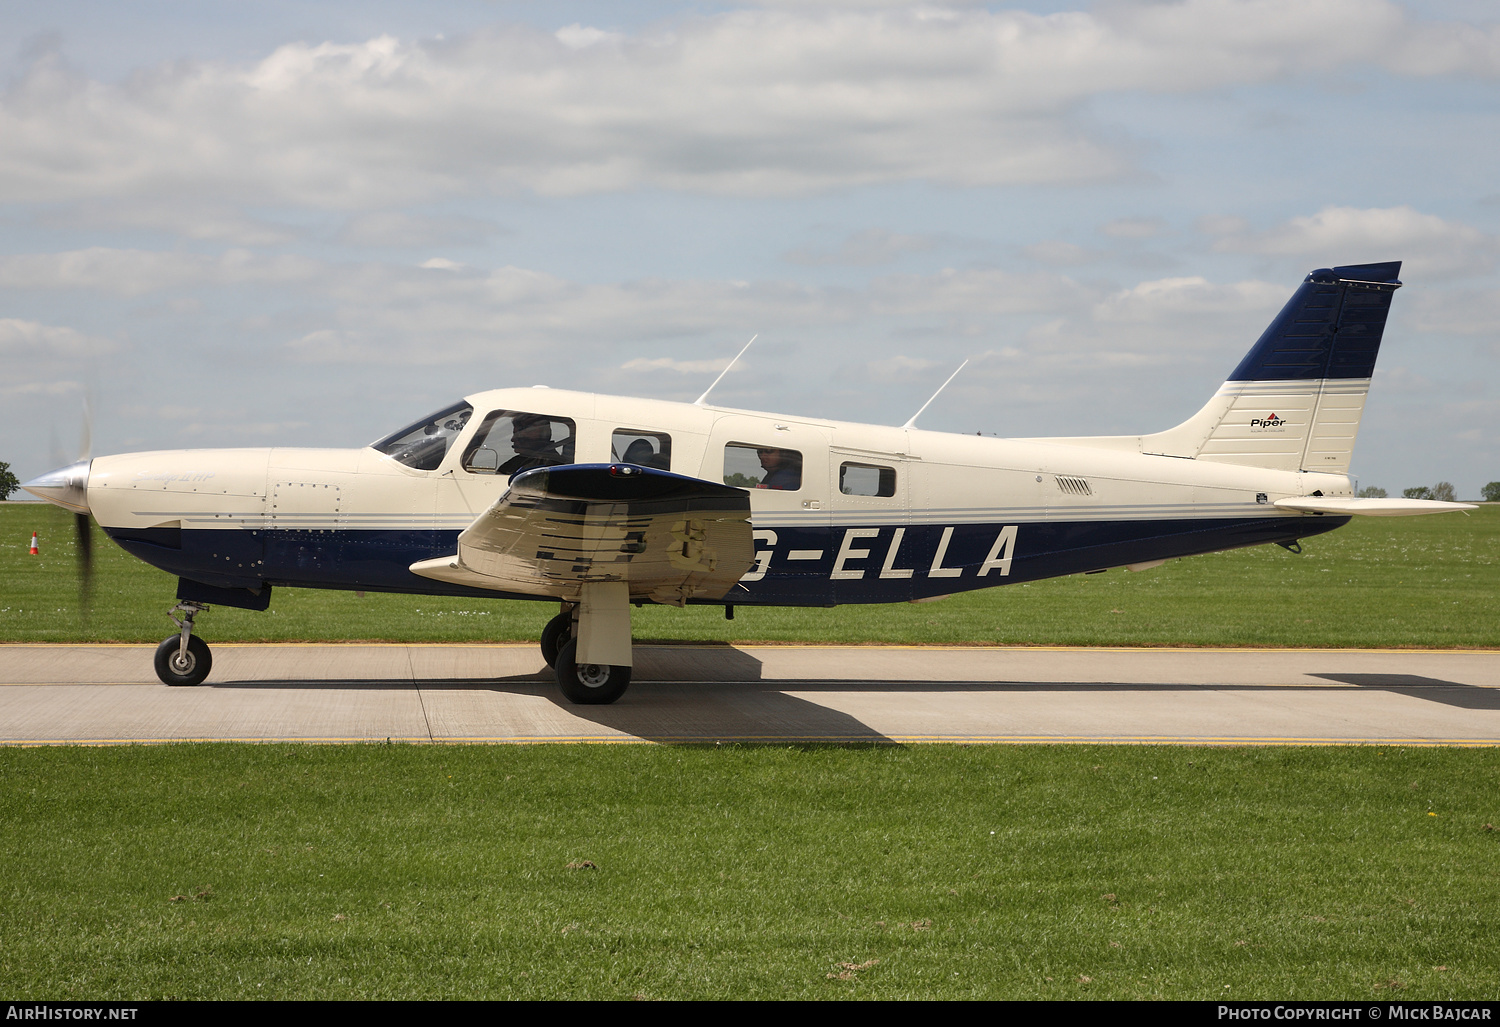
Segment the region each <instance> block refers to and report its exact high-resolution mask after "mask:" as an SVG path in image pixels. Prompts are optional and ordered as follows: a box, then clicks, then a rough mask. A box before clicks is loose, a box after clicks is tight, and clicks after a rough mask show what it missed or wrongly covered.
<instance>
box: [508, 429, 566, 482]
mask: <svg viewBox="0 0 1500 1027" xmlns="http://www.w3.org/2000/svg"><path fill="white" fill-rule="evenodd" d="M568 441H569V440H568V439H562V440H560V441H558V442H553V441H552V421H551V420H550V419H548V418H546V417H543V416H542V415H540V414H517V415H516V417H515V420H513V421H511V423H510V445H511V448H512V449H514V450H515V451H516V455H515V456H513V457H511V458H510V459H509V460H507V461H505V463H504V464H503V465H501V467H500V469H499V470H498V471H497V472H496V473H497V474H515V473H516V472H517V471H529V470H531V469H532V468H533V467H555V466H557V465H558V464H565V463H567V462H568V461H567V458H566V457H564V456H563V451H564V449H565V448H567V444H568Z"/></svg>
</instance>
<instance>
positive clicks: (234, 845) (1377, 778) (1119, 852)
mask: <svg viewBox="0 0 1500 1027" xmlns="http://www.w3.org/2000/svg"><path fill="white" fill-rule="evenodd" d="M0 817H3V822H4V823H5V825H6V829H5V831H4V832H3V833H0V852H3V861H4V862H3V865H4V867H5V870H6V874H5V882H4V883H3V884H0V895H3V896H4V899H3V901H0V992H3V993H4V994H6V995H9V996H12V997H18V998H19V997H25V998H27V999H42V998H54V999H68V998H84V997H87V998H92V999H104V998H119V999H128V998H167V997H173V998H184V999H192V998H248V997H264V998H332V999H349V998H471V997H472V998H563V997H567V998H599V999H619V998H630V997H646V998H847V997H866V998H919V997H920V998H1011V999H1017V998H1019V999H1027V998H1044V999H1054V998H1094V999H1099V998H1155V997H1160V998H1169V999H1170V998H1194V999H1221V998H1235V999H1252V998H1276V999H1293V998H1300V999H1319V998H1323V999H1327V998H1356V999H1357V998H1363V999H1393V1000H1394V999H1403V1000H1416V999H1437V998H1467V999H1493V998H1494V997H1495V995H1496V994H1497V993H1500V963H1497V960H1496V958H1495V946H1494V911H1495V910H1496V909H1497V908H1500V872H1497V869H1496V868H1497V864H1500V831H1496V830H1493V829H1492V826H1491V825H1500V764H1497V761H1496V759H1495V756H1494V754H1493V753H1492V752H1491V751H1489V750H1442V749H1400V748H1378V749H1372V748H1367V749H1348V748H1346V749H1308V748H1304V749H1277V750H1255V749H1225V750H1209V749H1181V748H1178V749H1174V748H1166V747H1162V748H1122V747H1107V748H1091V747H973V748H967V747H964V748H960V747H955V746H948V747H915V748H897V747H882V748H860V747H843V748H840V747H817V746H815V747H738V746H726V747H722V748H685V747H665V746H582V747H579V746H572V747H567V746H558V747H550V746H539V747H473V748H462V747H459V748H450V747H432V746H422V747H417V746H399V745H398V746H353V747H349V746H345V747H311V746H238V745H214V746H186V745H184V746H158V747H139V748H108V749H10V750H3V751H0Z"/></svg>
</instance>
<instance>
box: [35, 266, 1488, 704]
mask: <svg viewBox="0 0 1500 1027" xmlns="http://www.w3.org/2000/svg"><path fill="white" fill-rule="evenodd" d="M1400 269H1401V265H1400V263H1399V262H1391V263H1384V264H1361V265H1355V266H1351V267H1336V268H1332V269H1322V270H1318V271H1314V272H1312V273H1311V274H1310V275H1308V276H1307V278H1306V279H1305V280H1304V281H1303V283H1302V285H1301V286H1300V287H1299V288H1298V289H1297V291H1296V293H1295V294H1294V295H1293V296H1292V298H1291V300H1290V302H1288V303H1287V305H1286V307H1285V309H1283V310H1282V311H1281V313H1280V314H1278V315H1277V317H1276V319H1275V320H1274V321H1273V322H1272V323H1271V326H1270V327H1269V328H1268V329H1266V331H1265V333H1264V334H1263V335H1262V336H1261V337H1260V339H1259V341H1257V342H1256V343H1255V345H1254V346H1253V347H1252V348H1251V349H1250V352H1249V354H1248V355H1246V357H1245V358H1244V360H1242V361H1241V362H1240V365H1239V366H1238V367H1236V368H1235V369H1234V373H1233V374H1231V375H1230V376H1229V380H1228V381H1226V382H1225V383H1224V384H1223V386H1222V387H1221V388H1220V389H1219V391H1218V392H1217V393H1215V394H1214V396H1213V398H1211V399H1210V400H1209V401H1208V403H1207V404H1205V405H1204V407H1203V409H1201V410H1199V411H1198V412H1197V413H1196V414H1194V415H1193V416H1192V417H1190V418H1189V419H1188V420H1186V421H1184V422H1183V423H1182V424H1180V425H1178V426H1177V427H1175V428H1171V429H1168V430H1167V431H1163V432H1158V433H1156V434H1154V435H1131V436H1120V437H1100V438H1038V439H996V438H982V437H977V436H973V435H953V434H947V433H941V432H930V431H919V430H917V429H916V428H915V427H913V424H914V422H915V420H916V419H915V418H913V419H912V421H910V422H908V423H907V424H906V425H903V426H901V427H886V426H883V425H873V424H845V423H839V422H834V421H823V420H817V419H810V418H805V417H790V416H783V415H773V414H763V413H754V412H750V411H744V410H732V409H726V408H721V407H717V406H714V405H712V404H709V403H707V401H706V397H707V393H705V394H704V398H700V399H699V401H698V402H696V403H672V402H664V401H659V400H645V399H623V398H618V397H614V396H599V395H590V394H585V393H579V392H565V391H561V390H555V389H543V388H534V389H528V388H520V389H500V390H496V391H493V392H481V393H477V394H475V395H472V396H469V397H467V398H465V399H463V400H461V401H459V402H457V403H454V404H453V405H452V406H450V407H448V408H447V409H445V410H442V411H440V412H438V413H436V414H434V415H433V416H431V417H429V418H424V419H423V420H421V421H418V422H416V423H415V424H413V425H411V426H409V427H406V428H402V429H401V430H400V431H398V432H395V433H394V434H392V435H390V436H388V437H386V438H384V439H381V440H380V441H378V442H376V443H374V444H372V445H370V446H367V447H365V448H363V449H349V450H344V449H279V448H278V449H226V450H173V451H166V452H155V453H133V454H126V455H121V456H105V457H98V458H96V459H94V460H92V461H87V460H85V461H80V462H79V463H77V464H74V465H73V466H71V467H67V468H63V469H61V470H58V471H55V472H53V473H51V474H48V475H44V476H43V477H41V478H38V479H36V480H35V481H32V482H29V483H27V485H26V486H25V487H26V488H27V489H29V490H30V491H31V492H33V493H35V494H37V495H39V496H43V497H45V498H47V499H50V500H52V501H53V502H55V503H58V504H60V505H62V506H65V507H67V508H68V509H70V510H73V511H75V512H76V513H77V514H79V520H80V523H81V525H82V526H83V527H84V528H85V529H87V520H86V518H87V515H88V514H90V513H91V514H92V515H93V516H94V518H95V519H97V520H98V522H99V524H100V526H101V527H103V529H104V531H105V532H106V533H107V534H108V535H109V536H110V538H112V539H114V541H115V542H117V543H118V544H119V545H121V546H122V547H124V549H125V550H126V551H128V552H130V553H132V554H134V555H135V556H138V557H140V558H141V559H142V560H145V561H146V562H147V563H150V564H152V565H154V566H156V567H159V568H161V569H162V570H164V571H167V572H168V573H169V574H174V575H176V576H177V577H178V578H179V579H180V581H179V584H178V588H177V598H178V599H179V600H180V603H179V605H178V606H176V607H174V608H173V610H172V613H173V614H176V613H178V612H180V613H181V614H182V617H181V619H180V620H179V619H178V618H177V617H175V616H173V618H172V619H173V621H174V622H175V623H176V624H177V625H178V626H179V628H180V631H179V632H178V633H177V634H174V635H172V636H171V637H170V638H168V639H166V640H165V641H164V642H163V643H162V644H161V646H160V648H159V649H158V650H157V654H156V669H157V673H158V674H159V675H160V677H161V679H162V680H163V681H164V682H166V683H167V684H177V685H193V684H198V683H199V682H201V681H202V680H203V679H204V678H205V676H206V675H207V674H208V672H209V665H210V656H209V650H208V646H207V645H205V644H204V642H203V640H202V639H201V638H200V637H199V636H198V635H195V634H193V628H194V617H195V616H196V615H197V614H198V613H200V612H202V611H203V610H205V609H207V607H208V604H222V605H226V606H233V607H241V608H245V609H251V610H264V609H266V608H267V607H268V605H269V604H270V601H271V592H272V589H273V588H275V587H280V586H287V587H292V588H333V589H359V590H368V591H386V592H408V593H416V594H428V595H445V596H465V597H474V598H479V597H500V598H506V599H541V600H551V601H553V602H558V603H560V604H561V610H560V612H559V613H558V614H557V616H555V617H554V618H553V619H552V620H551V621H550V622H549V623H548V624H547V625H546V627H545V628H544V629H543V631H542V634H541V646H542V652H543V655H544V656H545V657H546V660H547V662H548V663H549V664H551V665H553V666H554V667H555V668H556V671H557V679H558V682H559V684H560V685H561V688H562V691H563V694H564V695H565V696H567V698H569V699H570V700H572V701H574V702H580V703H608V702H613V701H614V700H615V699H617V698H619V696H620V695H621V694H622V693H623V692H624V691H625V688H626V686H627V684H628V683H629V681H630V668H631V639H630V609H631V606H632V604H642V603H648V602H650V603H665V604H668V605H672V606H682V605H683V604H685V603H709V604H720V605H723V606H725V607H726V614H727V615H729V616H732V615H733V609H734V607H735V606H736V605H744V606H757V605H780V606H834V605H837V604H841V603H893V602H902V601H911V600H920V599H931V598H936V597H939V596H943V595H947V594H949V593H953V592H958V591H964V590H968V589H977V588H988V587H990V586H992V585H1005V584H1013V583H1015V582H1020V581H1035V580H1037V579H1039V578H1050V577H1055V576H1058V575H1064V574H1077V573H1080V572H1089V571H1098V570H1104V569H1108V568H1115V567H1128V568H1131V569H1142V568H1145V567H1152V566H1155V565H1157V564H1160V563H1162V562H1163V561H1166V560H1170V559H1173V558H1175V557H1182V556H1190V555H1192V554H1195V553H1208V552H1214V551H1216V550H1223V549H1233V548H1237V547H1241V546H1252V545H1259V544H1263V543H1268V542H1274V543H1279V544H1281V545H1284V546H1288V547H1295V545H1296V543H1297V540H1299V539H1302V538H1306V537H1308V536H1310V535H1317V534H1321V533H1322V532H1325V531H1329V530H1331V529H1333V528H1336V527H1339V526H1340V525H1343V524H1345V523H1347V522H1348V521H1349V518H1350V516H1351V515H1353V514H1374V515H1384V516H1392V515H1402V514H1418V513H1436V512H1439V511H1444V510H1460V509H1472V507H1468V506H1465V505H1463V504H1457V503H1439V502H1422V501H1417V500H1405V499H1357V498H1355V497H1354V496H1353V495H1352V489H1351V486H1350V479H1349V477H1348V470H1349V458H1350V454H1351V452H1352V450H1353V446H1354V437H1355V432H1356V430H1357V429H1358V427H1359V419H1360V414H1361V411H1362V410H1363V408H1364V402H1365V395H1366V393H1367V392H1368V390H1369V387H1370V376H1371V373H1372V372H1373V369H1374V366H1375V357H1376V353H1377V351H1378V350H1379V347H1380V338H1381V334H1382V331H1383V330H1384V327H1385V321H1386V314H1387V312H1388V311H1389V309H1390V304H1391V297H1392V295H1393V294H1394V293H1395V291H1396V289H1397V288H1398V287H1399V286H1400V284H1401V283H1400V282H1399V281H1397V275H1398V274H1399V272H1400ZM710 389H712V386H710Z"/></svg>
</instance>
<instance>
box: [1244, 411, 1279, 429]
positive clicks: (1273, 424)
mask: <svg viewBox="0 0 1500 1027" xmlns="http://www.w3.org/2000/svg"><path fill="white" fill-rule="evenodd" d="M1285 426H1286V418H1284V417H1277V416H1276V415H1275V414H1272V415H1270V416H1269V417H1252V418H1251V419H1250V427H1252V428H1259V429H1261V430H1262V431H1267V430H1271V431H1274V430H1281V431H1285V430H1286V427H1285Z"/></svg>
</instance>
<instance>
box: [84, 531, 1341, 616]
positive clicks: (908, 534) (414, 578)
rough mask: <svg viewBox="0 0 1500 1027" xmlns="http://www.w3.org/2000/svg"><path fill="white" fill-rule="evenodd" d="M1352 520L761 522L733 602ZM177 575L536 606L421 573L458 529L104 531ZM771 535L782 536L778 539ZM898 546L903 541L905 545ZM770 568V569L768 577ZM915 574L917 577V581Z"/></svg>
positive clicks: (1087, 560)
mask: <svg viewBox="0 0 1500 1027" xmlns="http://www.w3.org/2000/svg"><path fill="white" fill-rule="evenodd" d="M1348 521H1349V518H1348V517H1340V516H1331V515H1330V516H1317V517H1286V516H1277V517H1212V518H1202V517H1200V518H1163V519H1151V520H1111V521H1041V522H1021V523H1015V524H1005V523H992V524H954V525H950V526H944V525H940V524H931V525H929V524H921V525H907V526H904V527H896V526H891V525H889V524H887V525H879V526H877V525H870V526H867V527H864V526H859V525H837V526H828V525H822V526H806V527H786V528H769V529H767V528H765V527H763V526H761V525H757V526H756V533H757V541H756V548H757V570H752V571H751V573H750V574H749V575H747V580H745V581H743V582H741V583H740V584H738V585H736V586H735V587H734V588H733V589H732V590H731V591H730V593H729V595H727V596H725V597H724V599H723V600H722V601H723V602H732V603H736V604H745V605H757V604H759V605H776V606H827V605H834V604H842V603H892V602H903V601H907V600H911V599H922V598H927V597H930V596H938V595H946V594H949V593H953V592H963V591H969V590H973V589H978V588H989V587H992V586H995V585H1006V584H1014V583H1016V582H1024V581H1037V580H1040V579H1043V578H1052V577H1058V576H1060V575H1065V574H1078V573H1082V572H1085V571H1092V570H1101V569H1104V568H1109V567H1120V566H1123V565H1126V564H1135V563H1146V562H1149V561H1152V560H1166V559H1172V558H1175V557H1181V556H1191V555H1194V554H1197V553H1209V552H1216V551H1219V550H1223V549H1237V548H1240V547H1243V546H1253V545H1261V544H1264V543H1268V542H1290V541H1293V540H1295V539H1298V538H1306V537H1309V536H1311V535H1319V534H1322V533H1323V532H1325V531H1331V530H1332V529H1334V528H1337V527H1339V526H1341V525H1343V524H1347V523H1348ZM105 531H106V532H108V533H109V534H110V535H111V537H113V538H114V539H115V541H116V542H118V543H119V544H120V545H121V546H122V547H123V548H124V549H125V550H126V551H127V552H129V553H131V554H132V555H134V556H137V557H139V558H140V559H142V560H144V561H146V562H147V563H149V564H151V565H153V566H155V567H159V568H161V569H162V570H164V571H166V572H168V573H169V574H175V575H177V576H178V577H183V578H188V579H190V580H193V581H201V582H203V583H205V584H209V585H215V586H220V587H225V588H242V587H250V588H253V587H259V586H260V585H262V584H270V585H275V586H288V587H293V588H331V589H360V590H364V591H371V592H403V593H411V594H416V595H449V596H473V597H482V598H497V597H504V598H517V599H536V598H538V597H537V596H527V595H519V594H514V593H505V592H494V591H488V590H483V589H474V588H466V587H464V586H460V585H452V584H448V583H446V582H441V581H435V580H433V579H430V578H424V577H420V576H418V575H415V574H413V573H411V571H410V570H409V569H408V568H409V567H410V566H411V565H412V564H413V563H416V562H417V561H419V560H430V559H435V558H438V557H443V556H450V555H452V554H453V553H455V552H456V551H457V546H458V541H457V540H458V531H457V530H428V531H419V530H401V531H394V530H392V531H384V530H366V529H361V530H351V529H334V530H325V531H319V530H305V531H287V530H280V529H276V530H242V531H233V530H201V531H195V530H190V529H184V530H183V531H182V532H181V533H180V537H174V538H172V539H171V541H172V542H176V543H178V545H177V546H176V547H173V546H170V545H162V544H157V542H156V541H155V540H151V541H148V540H146V539H144V538H141V537H138V536H139V533H134V536H135V537H133V533H131V532H127V531H117V530H115V529H110V528H105ZM769 535H774V536H775V541H774V543H771V542H769V541H768V536H769ZM898 539H899V545H896V543H897V542H898ZM761 568H763V573H760V572H759V571H760V569H761ZM906 572H910V573H906Z"/></svg>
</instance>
